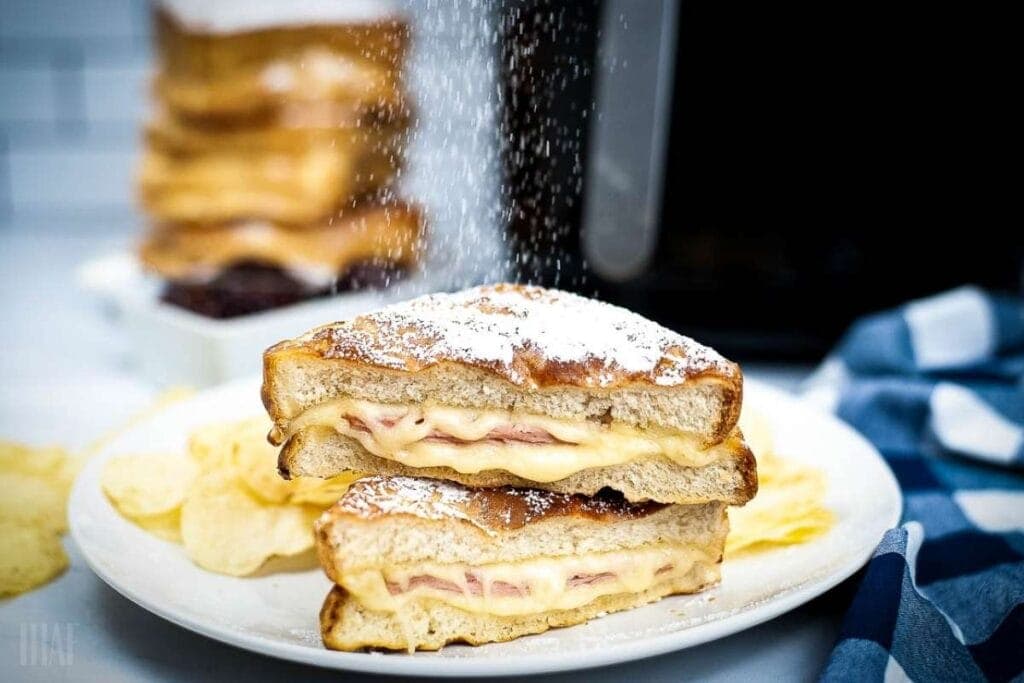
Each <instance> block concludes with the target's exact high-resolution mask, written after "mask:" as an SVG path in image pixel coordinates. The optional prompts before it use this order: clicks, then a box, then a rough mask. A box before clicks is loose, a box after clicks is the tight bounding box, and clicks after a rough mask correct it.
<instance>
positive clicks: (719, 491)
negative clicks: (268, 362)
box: [278, 428, 757, 505]
mask: <svg viewBox="0 0 1024 683" xmlns="http://www.w3.org/2000/svg"><path fill="white" fill-rule="evenodd" d="M730 446H731V448H732V452H731V453H730V454H729V455H728V456H726V457H722V458H720V459H717V460H715V461H713V462H711V463H709V464H706V465H701V466H697V467H687V466H684V465H680V464H678V463H676V462H673V461H672V460H669V459H668V458H647V459H644V460H640V461H634V462H629V463H625V464H621V465H613V466H610V467H597V468H591V469H585V470H582V471H580V472H577V473H575V474H571V475H570V476H568V477H565V478H563V479H558V480H555V481H550V482H538V481H533V480H530V479H526V478H523V477H519V476H515V475H513V474H510V473H509V472H507V471H503V470H485V471H482V472H476V473H463V472H459V471H457V470H455V469H452V468H451V467H410V466H408V465H404V464H402V463H400V462H397V461H395V460H390V459H387V458H381V457H377V456H375V455H373V454H372V453H370V452H369V451H367V450H366V449H365V448H364V447H363V446H362V444H360V443H359V442H358V441H356V440H355V439H351V438H349V437H347V436H344V435H342V434H339V433H338V432H336V431H334V430H332V429H327V428H320V429H305V430H302V431H300V432H298V433H297V434H296V435H295V436H294V437H292V438H291V439H289V440H288V442H287V443H286V444H285V447H284V448H283V449H281V455H280V457H279V458H278V469H279V471H280V472H281V475H282V476H283V477H285V478H286V479H290V478H292V477H320V478H324V479H326V478H329V477H333V476H336V475H337V474H339V473H342V472H346V471H351V472H372V473H375V474H382V475H404V476H416V477H429V478H432V479H446V480H449V481H454V482H458V483H460V484H463V485H466V486H484V487H494V486H517V487H533V488H536V489H542V490H545V491H554V492H558V493H576V494H582V495H588V496H589V495H594V494H595V493H597V492H598V491H599V490H601V489H603V488H605V487H609V488H612V489H615V490H616V491H619V492H620V493H622V494H623V495H624V496H625V498H626V500H630V501H647V500H653V501H658V502H661V503H678V504H697V503H706V502H708V501H713V500H719V501H723V502H725V503H728V504H730V505H743V504H744V503H746V502H747V501H749V500H750V499H751V498H753V497H754V495H755V494H756V493H757V464H756V462H755V460H754V456H753V454H752V453H751V451H750V449H749V448H748V447H747V445H746V443H744V441H743V440H742V439H741V438H740V439H737V440H735V441H734V442H733V443H731V444H730Z"/></svg>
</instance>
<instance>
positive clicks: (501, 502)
mask: <svg viewBox="0 0 1024 683" xmlns="http://www.w3.org/2000/svg"><path fill="white" fill-rule="evenodd" d="M663 507H665V506H664V505H663V504H661V503H653V502H646V503H630V502H628V501H626V500H625V498H623V496H622V494H619V493H616V492H613V491H610V490H607V489H606V490H603V491H600V492H598V494H597V495H594V496H582V495H578V494H567V493H554V492H551V491H543V490H538V489H526V488H512V487H509V486H503V487H499V488H469V487H466V486H463V485H461V484H457V483H455V482H450V481H444V480H440V479H426V478H419V477H405V476H372V477H365V478H363V479H359V480H357V481H356V482H354V483H353V484H352V485H351V486H350V487H349V489H348V491H347V492H346V493H345V495H344V496H343V497H342V498H341V500H340V501H338V504H337V510H340V511H343V512H348V513H351V514H355V515H357V516H359V517H361V518H364V519H373V518H376V517H382V516H387V515H393V514H406V515H413V516H415V517H419V518H421V519H429V520H443V519H461V520H465V521H467V522H469V523H471V524H473V525H475V526H477V527H479V528H480V529H483V530H484V531H486V532H488V533H494V531H495V530H497V529H517V528H520V527H522V526H525V525H527V524H530V523H532V522H535V521H537V520H539V519H542V518H545V517H550V516H559V515H571V514H576V515H583V516H587V517H592V518H606V517H611V516H614V517H615V518H616V519H623V518H635V517H642V516H644V515H647V514H650V513H652V512H655V511H657V510H660V509H661V508H663ZM332 513H333V510H328V511H327V512H326V513H324V521H325V522H327V521H329V520H330V518H331V516H332Z"/></svg>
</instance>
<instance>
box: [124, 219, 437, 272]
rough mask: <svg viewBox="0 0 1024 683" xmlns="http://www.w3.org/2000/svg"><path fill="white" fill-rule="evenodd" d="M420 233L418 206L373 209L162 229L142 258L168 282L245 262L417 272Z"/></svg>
mask: <svg viewBox="0 0 1024 683" xmlns="http://www.w3.org/2000/svg"><path fill="white" fill-rule="evenodd" d="M422 231H423V220H422V215H421V212H420V211H419V210H418V209H417V208H416V207H414V206H411V205H407V204H401V203H397V202H395V203H390V204H383V205H382V204H371V205H369V206H364V207H361V208H357V209H351V210H347V211H344V212H343V213H342V215H341V216H340V217H338V218H336V219H334V220H332V221H328V220H322V221H320V222H317V223H312V224H308V225H305V226H289V225H285V224H281V223H274V222H270V221H243V222H228V223H198V224H164V225H159V226H156V227H155V228H154V229H153V230H152V231H150V233H149V235H147V236H146V239H145V240H144V241H143V243H142V246H141V248H140V255H141V256H142V260H143V263H145V264H146V266H147V267H149V268H150V269H152V270H154V271H156V272H157V273H159V274H160V275H162V276H164V277H166V278H169V279H172V280H202V279H204V277H210V276H211V275H213V274H215V273H217V272H219V271H220V270H222V269H223V268H226V267H228V266H231V265H233V264H236V263H245V262H256V263H264V264H269V265H274V266H278V267H281V268H287V269H292V270H295V271H303V270H308V271H311V272H314V273H327V274H329V275H330V276H332V277H333V276H337V274H339V273H343V272H345V270H346V269H347V268H348V267H350V266H352V265H354V264H357V263H365V262H381V263H391V264H395V265H401V266H405V267H412V266H414V265H415V264H416V258H417V254H418V252H419V249H418V247H419V244H420V240H421V237H422Z"/></svg>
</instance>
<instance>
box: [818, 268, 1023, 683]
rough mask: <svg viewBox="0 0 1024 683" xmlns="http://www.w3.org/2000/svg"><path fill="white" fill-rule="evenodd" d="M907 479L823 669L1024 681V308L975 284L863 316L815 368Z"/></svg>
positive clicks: (821, 391) (848, 416)
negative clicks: (899, 517) (899, 516)
mask: <svg viewBox="0 0 1024 683" xmlns="http://www.w3.org/2000/svg"><path fill="white" fill-rule="evenodd" d="M806 394H807V396H808V398H811V399H812V400H815V401H818V402H821V403H823V404H825V405H827V406H828V407H829V408H830V409H832V410H834V411H835V412H836V413H837V414H838V415H839V417H841V418H843V419H844V420H846V421H847V422H848V423H850V424H851V425H853V426H854V427H855V428H856V429H858V430H859V431H860V432H861V433H862V434H864V436H866V437H867V438H868V439H869V440H871V441H872V442H873V443H874V444H875V446H876V447H877V448H878V450H879V451H881V453H882V455H883V456H885V459H886V460H887V461H888V463H889V466H890V467H891V468H892V470H893V472H894V473H895V474H896V478H897V479H898V480H899V483H900V487H901V488H902V490H903V496H904V508H903V524H902V526H900V527H898V528H896V529H891V530H889V532H888V533H886V535H885V537H884V538H883V539H882V542H881V544H880V545H879V546H878V549H877V550H876V551H875V554H874V557H873V558H872V559H871V561H870V563H869V564H868V567H867V570H866V573H865V574H864V577H863V579H862V581H861V585H860V587H859V589H858V591H857V593H856V597H855V598H854V600H853V603H852V605H851V606H850V609H849V611H848V612H847V614H846V617H845V619H844V622H843V627H842V631H841V633H840V636H839V642H838V643H837V644H836V646H835V649H834V650H833V652H832V655H831V658H830V659H829V662H828V665H827V667H826V669H825V671H824V673H823V675H822V679H823V680H825V681H833V680H835V681H846V680H856V681H863V680H883V679H884V680H900V679H905V678H910V679H911V680H919V681H933V680H951V681H971V680H985V679H989V680H996V681H999V680H1010V679H1013V678H1015V677H1019V678H1021V679H1024V305H1022V302H1021V300H1020V299H1017V298H1013V297H1009V296H998V295H993V294H988V293H986V292H984V291H982V290H979V289H977V288H973V287H964V288H960V289H956V290H953V291H951V292H947V293H945V294H941V295H938V296H935V297H932V298H929V299H924V300H921V301H916V302H913V303H910V304H908V305H906V306H903V307H901V308H899V309H896V310H893V311H888V312H885V313H881V314H878V315H873V316H869V317H867V318H864V319H862V320H860V321H858V322H857V323H855V324H854V325H853V327H852V328H851V329H850V330H849V332H848V333H847V334H846V336H845V337H844V338H843V340H842V341H841V342H840V344H839V347H838V348H837V350H836V351H835V352H834V353H833V354H832V355H831V356H830V357H829V358H828V359H827V360H826V361H825V363H824V364H823V365H822V367H821V368H820V369H819V370H818V371H817V372H816V373H815V374H814V376H812V377H811V379H810V380H808V385H807V392H806Z"/></svg>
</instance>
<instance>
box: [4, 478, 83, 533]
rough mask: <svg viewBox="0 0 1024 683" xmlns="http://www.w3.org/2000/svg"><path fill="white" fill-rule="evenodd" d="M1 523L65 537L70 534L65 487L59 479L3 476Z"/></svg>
mask: <svg viewBox="0 0 1024 683" xmlns="http://www.w3.org/2000/svg"><path fill="white" fill-rule="evenodd" d="M0 520H3V521H5V522H17V523H19V524H29V525H33V526H36V527H38V528H40V529H42V530H45V531H48V532H50V533H54V534H59V533H63V532H64V531H66V530H67V493H66V486H65V484H64V483H63V482H62V481H60V480H59V479H54V480H51V479H49V478H44V477H42V476H35V475H31V474H23V473H21V472H0Z"/></svg>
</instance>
